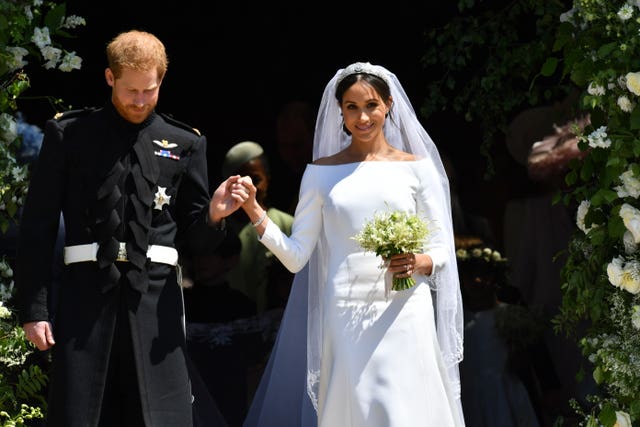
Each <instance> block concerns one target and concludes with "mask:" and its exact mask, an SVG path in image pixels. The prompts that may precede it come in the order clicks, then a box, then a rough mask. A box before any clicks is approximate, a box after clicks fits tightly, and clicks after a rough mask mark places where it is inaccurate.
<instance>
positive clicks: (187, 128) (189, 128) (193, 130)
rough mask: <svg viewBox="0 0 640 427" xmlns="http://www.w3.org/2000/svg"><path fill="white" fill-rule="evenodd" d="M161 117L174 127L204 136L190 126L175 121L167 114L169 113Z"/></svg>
mask: <svg viewBox="0 0 640 427" xmlns="http://www.w3.org/2000/svg"><path fill="white" fill-rule="evenodd" d="M159 114H160V116H162V118H163V119H165V120H166V121H167V122H169V123H171V124H172V125H174V126H177V127H179V128H182V129H185V130H188V131H189V132H193V133H195V134H196V135H198V136H201V135H202V134H201V133H200V131H199V130H198V129H196V128H194V127H191V126H189V125H188V124H186V123H184V122H181V121H180V120H176V119H174V118H173V117H172V116H171V115H169V114H167V113H159Z"/></svg>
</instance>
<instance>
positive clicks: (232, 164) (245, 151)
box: [222, 141, 264, 178]
mask: <svg viewBox="0 0 640 427" xmlns="http://www.w3.org/2000/svg"><path fill="white" fill-rule="evenodd" d="M263 153H264V150H263V149H262V146H260V144H258V143H256V142H253V141H243V142H239V143H237V144H236V145H234V146H233V147H231V148H230V149H229V151H227V154H226V155H225V156H224V162H223V163H222V177H223V178H228V177H230V176H231V175H233V174H235V173H236V172H237V171H238V169H240V166H242V165H243V164H245V163H247V162H248V161H250V160H253V159H255V158H256V157H260V156H261V155H262V154H263Z"/></svg>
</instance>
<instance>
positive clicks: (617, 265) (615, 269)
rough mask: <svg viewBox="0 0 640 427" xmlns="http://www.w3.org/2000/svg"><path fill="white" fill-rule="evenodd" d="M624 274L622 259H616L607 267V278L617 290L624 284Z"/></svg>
mask: <svg viewBox="0 0 640 427" xmlns="http://www.w3.org/2000/svg"><path fill="white" fill-rule="evenodd" d="M622 274H623V273H622V258H620V257H615V258H614V259H612V260H611V262H610V263H609V264H608V265H607V277H608V278H609V283H611V284H612V285H613V286H615V287H616V288H619V287H620V285H621V283H622Z"/></svg>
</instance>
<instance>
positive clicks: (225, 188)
mask: <svg viewBox="0 0 640 427" xmlns="http://www.w3.org/2000/svg"><path fill="white" fill-rule="evenodd" d="M255 199H256V187H255V186H254V185H253V181H252V180H251V177H249V176H240V175H233V176H230V177H229V178H227V179H226V180H225V181H223V182H222V183H220V185H219V186H218V188H216V190H215V191H214V193H213V196H211V202H210V203H209V219H210V220H211V221H212V222H213V223H215V224H217V223H219V222H220V221H221V220H222V219H223V218H225V217H227V216H229V215H231V214H232V213H233V212H235V211H236V210H238V208H240V207H241V206H242V207H245V206H244V205H245V203H246V202H248V201H249V204H254V203H252V201H253V202H255ZM255 204H257V203H255ZM245 210H246V207H245Z"/></svg>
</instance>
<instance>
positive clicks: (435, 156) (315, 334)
mask: <svg viewBox="0 0 640 427" xmlns="http://www.w3.org/2000/svg"><path fill="white" fill-rule="evenodd" d="M358 73H367V74H373V75H375V76H377V77H380V78H382V79H383V80H384V81H385V82H387V84H388V85H389V87H390V89H391V97H392V98H393V105H392V107H391V110H390V113H389V117H388V118H387V119H386V120H385V127H384V134H385V137H386V139H387V142H388V143H389V144H391V145H393V146H394V147H396V148H398V149H400V150H402V151H406V152H408V153H412V154H414V155H415V156H416V157H418V158H425V157H428V158H430V159H431V163H432V164H433V165H434V167H435V168H436V171H435V173H434V176H438V177H439V178H440V182H441V185H440V186H439V187H438V186H434V188H436V189H439V191H440V192H441V194H434V197H437V200H441V201H443V203H442V206H441V209H442V210H441V211H440V212H438V214H439V218H438V219H439V224H440V227H441V230H442V232H443V233H444V235H445V236H446V241H447V243H448V246H449V259H448V260H447V263H446V264H445V266H444V267H443V268H441V269H439V270H437V271H436V272H435V273H434V274H433V275H432V277H431V278H430V279H431V281H430V284H431V287H432V290H433V291H435V298H434V299H435V313H436V326H437V334H438V342H439V344H440V350H441V352H442V356H443V360H444V363H445V364H446V366H447V371H448V379H449V381H450V383H451V389H452V390H453V391H454V392H455V395H456V397H457V399H458V403H460V375H459V370H458V364H459V363H460V361H461V360H462V355H463V311H462V297H461V294H460V284H459V277H458V269H457V264H456V257H455V246H454V239H453V223H452V219H451V199H450V193H449V181H448V178H447V174H446V172H445V169H444V166H443V165H442V161H441V159H440V155H439V153H438V150H437V148H436V146H435V144H434V143H433V141H432V140H431V138H430V137H429V135H428V134H427V131H426V130H425V129H424V128H423V127H422V125H421V124H420V122H419V120H418V118H417V116H416V114H415V112H414V110H413V107H412V106H411V102H410V101H409V98H408V97H407V94H406V93H405V91H404V89H403V88H402V86H401V84H400V82H399V81H398V79H397V77H396V76H395V74H393V73H391V72H390V71H388V70H387V69H385V68H384V67H381V66H378V65H371V64H369V63H362V62H358V63H354V64H351V65H349V66H348V67H346V68H345V69H341V70H338V72H337V73H336V74H335V76H334V77H333V78H332V79H331V80H330V81H329V83H328V84H327V86H326V88H325V90H324V93H323V95H322V101H321V103H320V108H319V111H318V119H317V121H316V129H315V134H314V139H313V160H316V159H318V158H321V157H325V156H330V155H332V154H335V153H337V152H339V151H341V150H343V149H344V148H346V147H347V146H348V145H349V144H350V142H351V137H350V136H348V135H347V134H346V133H345V132H344V130H343V122H342V116H341V110H340V106H339V104H338V101H337V100H336V98H335V93H336V87H337V85H338V83H340V81H341V80H342V79H343V78H344V77H346V76H348V75H351V74H358ZM321 235H322V233H321ZM325 245H326V242H323V240H322V239H320V241H319V242H318V245H317V247H316V251H315V252H314V254H313V255H312V257H311V259H310V260H309V302H308V304H309V305H308V319H307V330H308V333H307V391H308V393H309V396H310V397H311V401H312V402H313V404H314V406H315V407H316V409H317V402H318V382H319V378H320V376H319V374H320V356H321V352H322V349H321V344H322V308H321V301H322V299H321V298H320V296H321V295H322V286H324V283H325V281H326V271H323V263H322V262H318V260H319V259H323V257H324V254H323V253H324V252H325V247H326V246H325ZM458 406H459V408H460V415H461V416H462V412H461V411H462V409H461V405H460V404H459V405H458Z"/></svg>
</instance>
